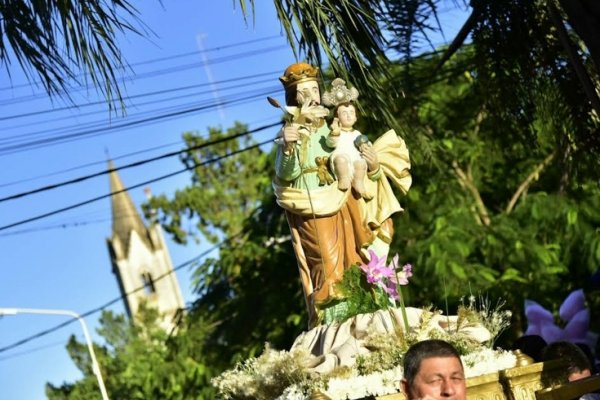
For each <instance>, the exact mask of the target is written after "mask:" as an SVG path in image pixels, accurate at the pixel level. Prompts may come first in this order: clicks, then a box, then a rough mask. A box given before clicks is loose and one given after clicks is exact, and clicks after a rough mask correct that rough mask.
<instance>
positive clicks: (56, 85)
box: [0, 0, 143, 102]
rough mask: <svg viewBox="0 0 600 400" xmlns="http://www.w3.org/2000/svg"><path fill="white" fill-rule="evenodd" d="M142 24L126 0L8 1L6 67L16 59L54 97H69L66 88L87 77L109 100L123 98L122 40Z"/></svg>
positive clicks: (4, 11) (2, 19)
mask: <svg viewBox="0 0 600 400" xmlns="http://www.w3.org/2000/svg"><path fill="white" fill-rule="evenodd" d="M142 26H143V25H142V24H141V23H140V20H139V18H138V14H137V11H136V9H135V7H134V6H133V5H132V4H131V3H130V2H128V1H123V0H109V1H101V0H85V1H83V0H81V1H80V0H77V1H59V2H57V1H49V0H45V1H33V2H32V1H22V0H9V1H2V2H1V3H0V32H1V33H2V35H1V36H2V37H1V39H0V63H2V64H5V66H6V67H8V66H9V65H10V63H11V57H14V58H16V59H17V61H18V62H19V65H20V66H21V68H22V69H23V71H24V72H25V74H26V75H27V76H28V77H29V78H30V79H31V80H36V79H40V80H41V82H42V84H43V85H44V87H45V88H46V90H47V91H48V93H50V94H59V95H62V96H64V97H65V98H68V94H66V89H68V88H69V87H70V85H71V84H72V82H74V81H78V80H80V79H82V76H83V79H84V80H87V79H90V80H91V81H92V83H93V84H94V85H95V86H96V87H98V88H99V89H100V90H101V91H102V92H103V93H104V95H105V96H106V98H107V100H108V101H109V102H111V101H112V100H114V99H115V98H116V99H117V100H120V99H121V88H120V83H119V82H118V80H119V76H118V73H117V72H118V71H119V70H123V67H124V65H125V64H124V63H123V58H122V54H121V51H120V50H119V47H118V45H117V36H118V34H123V33H132V32H133V33H136V34H140V33H141V30H140V27H142ZM79 72H83V73H84V75H78V73H79ZM86 74H89V78H86V77H85V76H86ZM81 83H83V82H81Z"/></svg>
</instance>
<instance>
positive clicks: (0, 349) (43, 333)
mask: <svg viewBox="0 0 600 400" xmlns="http://www.w3.org/2000/svg"><path fill="white" fill-rule="evenodd" d="M236 236H237V235H236ZM234 237H235V236H232V237H231V238H228V239H224V240H222V241H221V242H219V243H217V244H216V245H214V246H212V247H211V248H210V249H208V250H205V251H204V252H202V253H200V254H199V255H197V256H196V257H193V258H192V259H190V260H188V261H185V262H184V263H182V264H179V265H178V266H177V267H174V268H173V269H172V270H171V271H167V272H165V273H164V274H162V275H159V276H157V277H156V278H155V279H154V280H155V281H158V280H161V279H163V278H165V277H167V276H168V275H170V274H172V273H173V272H175V271H178V270H180V269H182V268H184V267H186V266H189V265H191V264H193V263H195V262H197V261H199V260H200V259H201V258H203V257H206V256H207V255H208V254H210V253H212V252H213V251H214V250H216V249H219V248H220V247H221V246H223V245H224V244H225V243H227V242H228V241H230V240H232V239H233V238H234ZM145 289H146V286H145V285H142V286H140V287H138V288H135V289H133V290H132V291H130V292H127V293H125V294H123V295H121V296H119V297H116V298H114V299H112V300H110V301H108V302H106V303H104V304H103V305H101V306H99V307H96V308H94V309H92V310H89V311H86V312H84V313H82V314H79V315H80V316H81V317H82V318H84V317H87V316H90V315H92V314H95V313H97V312H100V311H102V310H104V309H105V308H108V307H110V306H111V305H113V304H115V303H116V302H118V301H119V300H124V299H126V298H127V297H128V296H131V295H133V294H134V293H137V292H139V291H141V290H145ZM74 321H76V319H70V320H68V321H65V322H63V323H60V324H58V325H55V326H54V327H52V328H48V329H45V330H43V331H40V332H38V333H36V334H33V335H31V336H28V337H26V338H24V339H21V340H18V341H16V342H14V343H12V344H9V345H7V346H4V347H0V353H4V352H6V351H8V350H11V349H14V348H16V347H19V346H22V345H24V344H25V343H28V342H31V341H32V340H35V339H39V338H41V337H43V336H46V335H48V334H50V333H52V332H54V331H57V330H59V329H61V328H63V327H65V326H67V325H69V324H71V323H73V322H74Z"/></svg>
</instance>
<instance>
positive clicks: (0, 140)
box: [0, 79, 275, 145]
mask: <svg viewBox="0 0 600 400" xmlns="http://www.w3.org/2000/svg"><path fill="white" fill-rule="evenodd" d="M267 82H272V79H263V80H259V81H255V82H247V83H240V84H236V85H233V86H228V87H224V88H221V90H222V91H229V90H232V89H241V88H244V87H248V86H254V85H257V84H263V83H267ZM274 87H275V86H270V88H274ZM261 88H262V87H261ZM261 88H258V89H255V91H256V90H260V89H261ZM210 93H211V91H210V90H208V91H201V92H194V93H188V94H185V95H182V94H179V95H177V96H172V97H167V98H161V99H156V100H150V101H146V102H142V103H138V104H135V107H141V106H147V105H152V104H157V103H159V104H160V103H166V102H169V101H172V100H182V99H185V98H189V97H195V96H200V95H205V94H210ZM243 93H245V94H248V92H243ZM237 95H238V93H234V94H232V95H230V96H228V98H232V97H234V96H237ZM211 101H213V100H211ZM196 104H198V102H193V103H188V104H187V105H196ZM181 106H185V105H176V106H171V107H181ZM165 109H166V108H163V109H162V110H161V109H158V110H157V109H154V110H150V111H144V112H140V113H138V114H133V115H128V116H124V117H122V119H123V120H126V119H128V118H133V117H138V116H141V115H146V114H156V113H158V112H161V111H164V110H165ZM96 114H105V112H104V111H102V110H97V111H91V112H88V113H82V114H77V115H76V117H88V116H91V115H96ZM65 119H69V120H70V122H71V124H70V125H72V119H73V116H72V115H68V116H65V117H61V118H56V119H53V120H42V121H37V122H33V123H29V124H27V125H40V124H43V125H45V126H48V123H49V122H57V121H60V120H65ZM104 124H107V122H106V120H105V119H102V120H96V121H91V122H87V123H85V124H80V126H79V127H75V128H70V129H69V130H68V131H71V132H73V131H77V129H79V128H82V127H84V126H90V125H91V126H98V125H104ZM27 125H20V126H12V127H7V128H4V130H5V131H6V130H8V129H20V128H22V127H24V126H27ZM61 128H64V127H60V128H51V129H44V130H41V131H36V132H29V133H21V134H17V135H13V136H6V137H4V138H0V143H3V144H5V145H8V144H15V143H19V142H22V141H23V140H25V139H26V138H31V137H35V136H41V135H43V134H45V133H51V132H52V133H56V130H57V129H61ZM25 143H27V142H25Z"/></svg>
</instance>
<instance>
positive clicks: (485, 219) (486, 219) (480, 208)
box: [452, 160, 491, 226]
mask: <svg viewBox="0 0 600 400" xmlns="http://www.w3.org/2000/svg"><path fill="white" fill-rule="evenodd" d="M452 168H454V173H455V174H456V177H457V178H458V182H459V183H460V185H461V186H462V187H464V188H466V189H467V190H468V191H469V192H470V193H471V195H472V196H473V199H474V200H475V207H476V211H477V216H478V217H479V221H480V222H481V223H482V224H483V225H485V226H489V225H490V222H491V220H490V216H489V214H488V211H487V208H486V207H485V204H484V203H483V200H482V199H481V195H480V194H479V190H478V189H477V187H476V186H475V184H474V183H473V178H472V177H471V173H470V171H469V172H468V174H466V173H465V171H463V169H462V168H461V167H460V165H458V161H456V160H454V161H452Z"/></svg>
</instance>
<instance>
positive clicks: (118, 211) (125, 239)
mask: <svg viewBox="0 0 600 400" xmlns="http://www.w3.org/2000/svg"><path fill="white" fill-rule="evenodd" d="M108 170H109V178H110V193H111V194H112V198H111V200H112V201H111V205H112V231H113V237H114V236H116V237H117V238H119V241H120V242H121V244H122V245H123V249H124V250H125V253H127V249H128V248H129V239H130V237H131V232H132V231H135V232H136V233H137V234H138V235H139V237H140V238H141V239H142V241H144V242H145V243H146V244H147V245H149V247H152V244H151V243H150V240H149V238H148V231H147V229H146V227H145V225H144V222H143V221H142V217H141V216H140V214H139V213H138V211H137V209H136V208H135V205H134V204H133V201H132V200H131V197H130V196H129V193H128V192H127V191H126V190H125V186H124V185H123V182H122V181H121V178H120V177H119V174H118V173H117V171H116V170H115V166H114V164H113V162H112V160H109V161H108Z"/></svg>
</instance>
